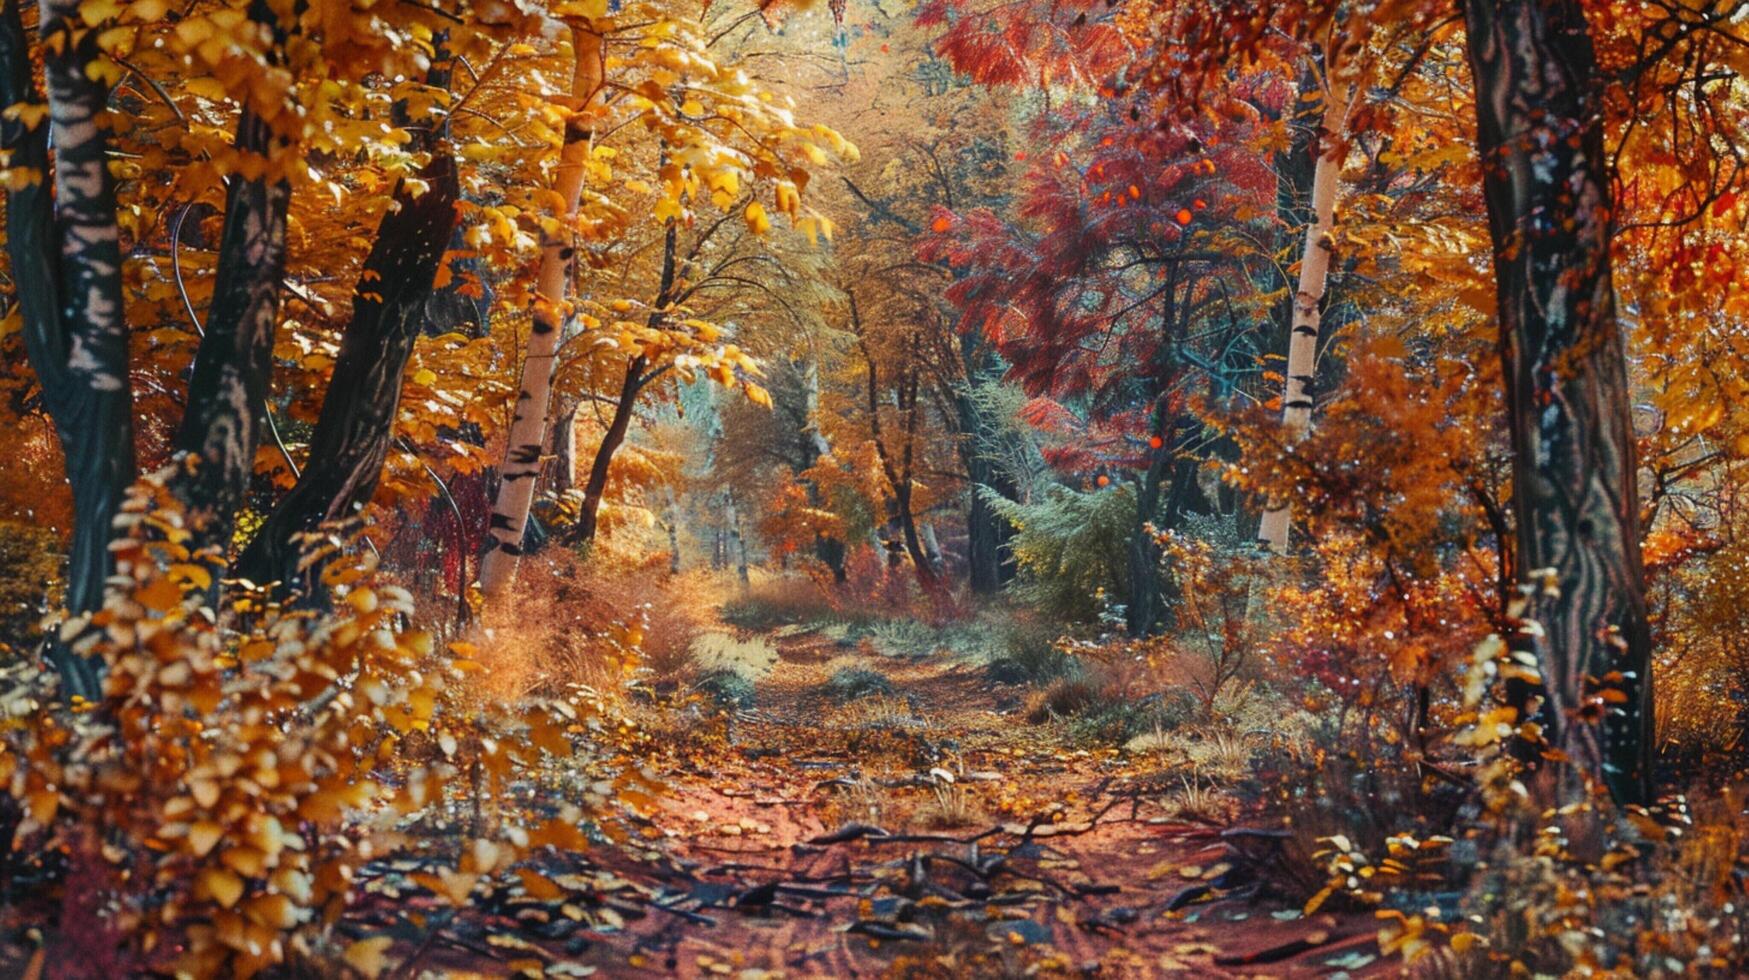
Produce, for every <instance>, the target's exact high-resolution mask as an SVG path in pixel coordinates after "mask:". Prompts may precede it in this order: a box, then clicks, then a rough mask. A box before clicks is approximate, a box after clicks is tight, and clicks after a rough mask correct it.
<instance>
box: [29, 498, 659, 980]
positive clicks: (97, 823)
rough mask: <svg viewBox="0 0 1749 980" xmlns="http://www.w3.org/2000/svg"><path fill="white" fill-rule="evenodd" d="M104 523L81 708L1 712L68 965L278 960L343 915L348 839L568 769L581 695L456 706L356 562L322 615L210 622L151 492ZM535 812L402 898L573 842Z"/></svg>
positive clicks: (54, 695)
mask: <svg viewBox="0 0 1749 980" xmlns="http://www.w3.org/2000/svg"><path fill="white" fill-rule="evenodd" d="M117 525H118V528H119V529H121V531H122V537H121V539H120V540H118V541H117V542H116V544H115V546H114V548H115V555H116V561H117V574H116V579H115V580H114V581H116V582H118V583H119V584H117V585H116V586H115V587H114V588H113V589H112V590H111V591H110V593H109V595H108V597H107V599H106V602H105V605H104V608H103V609H102V610H101V611H100V612H99V613H97V614H96V615H94V616H92V617H91V618H90V625H93V626H96V627H98V628H96V629H86V630H85V632H84V637H83V639H82V640H80V641H79V646H80V648H81V649H83V650H85V651H86V652H88V653H90V654H92V655H94V656H96V657H99V658H100V659H101V660H102V662H103V664H104V665H105V667H106V673H105V680H104V687H103V695H102V698H101V700H100V701H99V703H97V704H96V705H93V706H81V705H71V706H70V705H67V704H66V703H65V702H64V701H63V699H62V697H61V696H60V693H59V691H58V684H57V679H56V677H55V676H54V675H53V674H52V673H44V672H42V671H38V670H36V669H35V667H34V665H33V664H31V663H29V662H19V663H17V664H15V665H13V666H12V667H11V668H10V669H9V670H8V671H7V674H6V680H7V681H9V683H8V684H7V685H6V689H5V690H4V691H3V692H0V707H3V708H4V712H5V714H6V715H7V717H8V721H9V722H10V723H9V724H8V725H7V726H5V730H4V736H3V738H4V741H3V742H0V778H4V779H5V780H6V782H7V783H8V785H9V789H10V792H11V794H12V796H13V797H14V799H16V800H17V801H18V803H19V805H20V808H21V810H22V812H23V815H24V819H23V822H22V823H21V825H20V827H19V834H20V835H21V837H24V838H33V840H32V841H31V843H30V845H29V846H32V847H35V848H38V849H59V850H62V851H64V852H65V853H67V854H68V855H69V859H70V861H71V864H72V867H73V868H74V872H73V874H72V876H71V877H70V879H69V880H68V882H67V883H66V885H65V894H64V901H65V905H64V906H63V911H62V916H61V922H60V929H61V932H62V938H61V939H60V940H59V942H61V943H63V944H65V945H66V946H67V947H69V950H68V952H76V954H77V955H78V956H79V957H81V958H82V960H83V961H85V962H107V961H110V960H111V958H112V957H120V958H121V959H122V964H123V968H124V969H125V970H126V972H130V973H131V972H135V971H142V972H172V971H174V972H181V973H187V974H191V975H196V976H217V975H239V976H248V975H251V974H253V973H256V972H259V971H260V970H261V969H263V968H265V967H268V966H270V965H272V964H274V963H277V962H281V961H283V960H284V959H285V957H286V954H287V951H288V949H289V948H291V946H293V945H307V943H308V942H311V941H314V940H316V939H318V938H319V937H320V936H321V934H322V933H323V931H324V930H325V929H326V928H327V925H328V924H330V923H332V922H333V921H335V920H336V919H337V918H338V917H339V914H340V913H341V912H342V911H343V910H344V907H345V905H346V904H347V902H349V901H350V900H351V899H352V897H353V893H354V889H353V888H352V887H351V884H350V880H351V876H352V872H353V870H354V869H355V868H356V867H358V866H359V865H360V864H361V863H362V862H363V861H364V860H366V859H367V858H368V857H370V856H372V853H371V847H370V845H369V844H367V843H366V842H367V841H368V840H369V839H370V837H371V835H369V834H366V833H362V832H361V831H362V829H363V828H364V827H365V825H367V824H376V825H381V824H383V823H388V822H392V821H402V820H405V819H407V818H409V817H413V816H416V815H420V814H426V815H439V816H441V815H442V814H445V813H448V812H451V804H453V803H455V802H457V800H458V798H459V797H461V796H463V795H464V794H467V795H471V796H472V797H473V798H474V799H478V798H479V794H480V792H481V791H483V790H484V791H489V792H491V793H492V794H494V796H495V797H496V796H504V795H508V794H507V793H505V790H506V788H507V787H508V786H510V785H526V784H529V783H533V782H537V781H538V780H539V779H540V778H542V775H541V774H542V773H543V770H544V767H545V766H546V765H547V764H548V761H549V760H551V759H555V758H560V757H564V758H567V759H568V758H570V757H572V756H573V755H574V754H575V753H576V751H577V749H578V747H579V746H578V743H575V742H573V741H572V737H571V735H570V734H569V729H571V728H572V727H576V723H577V721H579V720H581V719H583V718H585V716H587V715H590V714H596V713H598V707H599V706H598V705H597V704H594V703H591V702H589V701H587V700H582V699H578V700H573V701H567V702H560V701H543V702H538V703H531V704H530V705H528V706H527V707H526V708H524V709H521V710H519V711H517V712H514V713H512V712H508V711H504V710H501V709H496V708H490V709H485V710H481V709H478V708H476V709H473V710H468V711H456V710H453V709H452V708H451V705H452V703H453V702H454V701H455V698H456V693H457V689H458V682H459V681H460V679H461V678H463V677H466V676H468V675H469V674H470V673H477V672H478V670H479V664H478V663H477V662H473V661H471V660H469V659H467V656H466V653H467V651H465V650H463V649H462V648H461V647H460V646H459V645H458V647H457V648H456V651H455V652H454V653H451V652H449V651H442V650H439V649H437V648H436V647H435V645H434V644H433V643H432V641H431V638H430V637H429V636H428V635H426V634H421V633H415V632H406V631H403V630H401V629H400V628H399V627H398V625H397V623H398V621H399V620H400V619H401V618H402V617H403V616H405V615H406V614H407V613H408V611H409V610H410V609H411V598H410V597H409V596H408V595H407V594H406V593H405V592H404V591H403V590H401V589H399V588H396V587H394V586H392V585H386V584H383V583H381V582H380V581H377V580H376V579H375V571H374V567H373V564H372V562H371V561H370V560H369V559H368V558H366V559H363V560H361V561H357V562H354V561H352V560H350V559H345V558H341V559H338V560H335V561H333V562H332V563H331V564H330V565H329V566H328V567H327V569H326V571H325V572H324V574H323V581H324V585H325V586H326V587H327V588H330V589H331V590H332V611H330V612H325V613H321V614H315V613H311V612H303V611H294V610H292V609H290V608H288V607H285V606H282V605H280V604H277V603H267V602H263V601H261V599H260V597H258V596H256V597H245V598H243V599H241V600H239V601H238V602H236V603H235V605H234V608H233V609H231V610H229V611H228V614H227V615H225V616H223V617H216V616H214V615H212V611H211V610H210V609H207V608H205V606H204V601H205V596H206V592H207V589H208V588H209V586H210V585H211V583H212V572H211V566H210V565H209V564H207V563H206V561H205V556H200V555H191V554H189V552H188V550H187V549H186V548H185V547H184V546H183V544H182V543H181V542H183V541H186V540H187V538H188V532H187V531H186V530H184V528H183V526H182V520H181V516H180V511H179V509H178V506H177V504H176V501H175V500H174V498H173V497H171V496H170V494H169V493H168V491H166V490H165V489H164V486H163V482H162V477H161V476H155V477H147V478H145V479H143V480H142V481H141V483H140V484H139V485H138V486H136V488H135V489H134V490H132V491H130V495H129V498H128V500H127V501H126V502H125V503H124V505H123V508H122V514H121V517H119V518H118V521H117ZM79 629H80V624H79V623H77V622H75V623H72V624H69V628H68V632H69V633H76V632H77V631H78V630H79ZM88 708H89V710H88ZM610 727H611V726H610ZM488 728H489V730H490V733H491V735H492V736H493V737H492V738H490V739H487V738H482V737H481V733H482V732H483V731H485V730H487V729H488ZM403 744H406V745H409V746H413V745H417V746H421V747H422V748H421V750H420V751H419V752H410V751H400V750H398V746H401V745H403ZM464 770H465V771H468V772H471V773H473V774H475V778H473V779H463V778H460V777H461V776H462V774H463V772H464ZM590 778H592V779H594V780H598V781H604V782H598V783H597V785H600V786H614V787H616V790H615V791H616V792H617V787H619V786H622V785H629V784H625V783H622V782H621V780H620V779H619V778H617V777H615V776H614V775H613V774H612V773H607V772H596V773H591V774H590ZM630 778H632V779H634V780H635V779H636V778H637V777H635V776H632V777H630ZM573 784H575V780H573ZM639 785H642V784H641V783H640V784H639ZM590 793H591V794H592V795H591V796H589V797H586V799H588V800H592V801H595V802H599V803H605V802H606V801H605V799H604V798H603V797H602V796H601V794H600V793H599V792H597V791H596V790H590ZM590 805H591V806H593V805H595V804H594V803H591V804H590ZM515 809H516V811H517V812H520V811H521V809H522V808H521V807H520V806H518V807H516V808H515ZM544 810H545V813H544V814H543V815H541V816H537V817H535V818H533V819H532V820H531V821H530V822H529V823H528V824H525V825H521V826H519V828H518V832H517V833H516V834H515V835H514V837H515V839H516V840H517V841H518V842H519V843H518V844H515V845H513V844H511V843H509V842H508V841H509V838H508V837H507V838H506V839H504V840H492V839H487V838H485V837H477V838H476V839H475V840H473V841H472V843H471V844H470V846H468V847H466V848H464V849H463V852H464V853H463V856H462V857H461V859H460V862H459V865H458V866H457V868H456V870H455V871H454V872H446V876H438V875H423V876H416V878H417V879H418V880H419V881H420V882H421V883H422V884H425V883H426V882H427V881H429V884H428V885H427V887H431V888H432V890H433V891H434V892H436V893H437V894H438V895H439V896H440V897H442V898H443V899H444V900H446V901H448V902H450V903H452V904H455V905H462V904H465V903H466V902H467V901H468V896H469V893H471V891H472V889H473V885H474V883H476V882H477V881H480V880H483V879H485V878H487V877H490V876H493V875H495V874H498V873H500V872H504V871H507V870H508V868H509V866H510V864H512V863H514V862H515V861H517V860H519V856H520V855H521V854H522V853H524V852H525V848H529V847H539V846H543V845H547V844H551V845H554V846H559V847H579V846H583V845H584V844H585V843H586V841H585V840H584V839H583V835H582V832H581V831H580V830H579V829H578V828H579V825H580V824H581V823H583V822H584V821H585V820H588V819H590V818H591V814H590V813H589V812H587V811H586V810H585V809H583V808H582V807H580V806H577V805H573V804H569V803H560V802H559V801H557V800H554V799H547V800H545V801H544ZM477 812H478V811H477V810H476V813H477ZM483 829H484V828H482V827H481V826H480V825H479V822H478V821H476V823H475V827H474V830H475V831H476V833H480V832H483ZM470 836H473V835H470Z"/></svg>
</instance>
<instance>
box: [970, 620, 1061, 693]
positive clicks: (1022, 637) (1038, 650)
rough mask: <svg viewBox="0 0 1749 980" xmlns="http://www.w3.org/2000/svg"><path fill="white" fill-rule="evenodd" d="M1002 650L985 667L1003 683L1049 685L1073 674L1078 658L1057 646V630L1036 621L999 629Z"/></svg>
mask: <svg viewBox="0 0 1749 980" xmlns="http://www.w3.org/2000/svg"><path fill="white" fill-rule="evenodd" d="M998 637H999V640H998V643H999V649H1000V651H1001V652H1000V653H998V654H997V655H996V656H995V657H993V658H991V659H990V660H989V662H988V663H986V664H985V666H984V671H985V673H986V674H988V675H989V677H990V679H991V680H993V681H996V682H997V683H999V684H1047V683H1049V682H1051V681H1054V680H1058V679H1060V678H1066V677H1071V676H1073V675H1074V674H1075V673H1076V672H1077V671H1078V670H1079V667H1078V666H1077V664H1076V662H1075V658H1073V657H1071V656H1069V655H1068V654H1067V653H1064V652H1063V650H1062V649H1061V648H1060V647H1058V646H1057V642H1056V636H1055V633H1054V631H1051V630H1047V629H1045V628H1043V627H1041V626H1038V625H1035V624H1032V623H1014V624H1010V625H1009V626H1008V627H1007V628H1006V629H1003V630H1001V631H999V633H998Z"/></svg>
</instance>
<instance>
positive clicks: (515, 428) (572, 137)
mask: <svg viewBox="0 0 1749 980" xmlns="http://www.w3.org/2000/svg"><path fill="white" fill-rule="evenodd" d="M571 56H572V58H574V59H575V68H574V71H573V74H572V77H571V91H570V97H571V99H572V101H573V102H574V104H575V105H574V108H573V109H572V110H571V113H570V115H569V117H568V118H567V119H566V120H565V124H564V138H563V141H562V143H561V144H560V147H559V158H558V164H557V167H556V169H555V171H554V177H553V181H554V183H553V189H554V193H555V195H556V196H557V198H558V200H557V202H556V203H557V205H558V207H557V210H558V214H557V215H555V216H554V217H553V219H552V221H551V225H552V228H551V230H548V229H547V228H546V227H543V228H542V232H543V234H544V235H545V238H544V240H543V241H542V246H541V247H542V252H541V260H540V275H539V278H538V281H539V286H538V294H537V296H536V299H535V302H534V312H533V321H532V323H531V326H530V328H529V337H528V349H527V351H526V352H525V353H524V355H523V362H522V386H521V389H520V390H519V391H518V392H517V395H516V414H515V416H513V417H512V419H511V423H510V430H509V433H508V436H507V442H506V444H505V447H504V462H503V465H501V466H500V467H499V470H498V481H499V482H498V497H497V500H496V501H495V502H494V504H493V506H492V518H491V524H490V532H491V535H492V541H493V543H492V547H491V550H490V551H488V552H487V553H486V556H485V558H483V559H482V560H481V564H480V588H481V590H482V591H483V592H485V593H486V595H487V596H489V597H495V596H498V595H501V594H503V592H504V591H505V590H506V589H507V588H509V586H510V583H511V582H512V581H513V580H514V578H515V576H516V563H517V559H518V558H519V557H520V556H521V555H522V537H523V531H524V528H525V527H526V526H527V524H528V508H529V504H530V503H532V502H533V501H534V482H535V478H536V477H538V476H539V475H540V470H541V467H540V456H541V448H542V447H543V446H545V445H546V441H547V402H548V398H549V392H550V390H551V388H552V382H553V368H554V366H555V360H554V358H555V355H556V354H557V352H558V348H559V342H560V340H561V339H562V338H561V330H562V328H563V324H564V320H565V306H566V304H567V302H568V300H569V296H570V290H571V279H572V277H573V275H574V274H575V269H576V262H577V242H576V240H575V237H574V236H575V230H574V229H575V225H576V223H577V208H578V205H579V203H580V202H581V200H582V197H583V181H584V176H585V170H586V166H587V161H588V158H589V152H590V149H591V137H592V128H591V127H592V126H593V125H594V124H595V121H596V120H595V118H594V113H593V111H592V108H591V104H592V103H593V102H594V101H595V99H596V97H597V96H598V95H599V94H600V92H601V89H602V86H603V84H604V79H603V70H604V62H603V45H602V36H601V34H600V33H599V32H598V31H596V30H594V29H593V28H587V29H576V30H573V31H572V33H571Z"/></svg>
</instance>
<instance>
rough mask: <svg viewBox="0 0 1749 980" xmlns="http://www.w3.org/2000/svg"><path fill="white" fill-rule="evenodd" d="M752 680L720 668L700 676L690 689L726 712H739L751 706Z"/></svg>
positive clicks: (753, 693)
mask: <svg viewBox="0 0 1749 980" xmlns="http://www.w3.org/2000/svg"><path fill="white" fill-rule="evenodd" d="M755 688H756V685H755V684H754V681H753V678H751V677H748V676H747V675H745V674H742V673H740V672H739V671H735V670H730V669H728V668H721V669H717V670H711V671H707V672H705V673H704V674H701V675H700V676H699V678H698V680H696V681H693V682H692V689H693V690H695V691H697V692H699V693H700V694H703V695H705V696H706V697H708V698H710V699H711V700H712V701H715V702H716V703H717V706H718V707H721V708H723V709H724V710H727V711H741V710H745V709H747V708H750V707H752V706H753V698H754V696H755Z"/></svg>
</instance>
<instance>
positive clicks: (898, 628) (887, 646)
mask: <svg viewBox="0 0 1749 980" xmlns="http://www.w3.org/2000/svg"><path fill="white" fill-rule="evenodd" d="M869 639H870V640H871V641H872V642H873V643H874V647H875V649H876V650H878V651H880V652H881V653H882V654H883V655H885V656H888V657H894V658H897V659H901V660H921V659H923V658H925V657H928V656H930V655H931V654H933V653H935V651H936V650H939V649H941V647H942V645H943V644H942V631H940V630H937V629H935V628H933V627H931V626H930V625H928V624H927V623H920V622H918V621H917V620H915V619H889V620H885V621H882V622H879V623H875V624H874V625H873V626H872V627H871V628H870V629H869Z"/></svg>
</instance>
